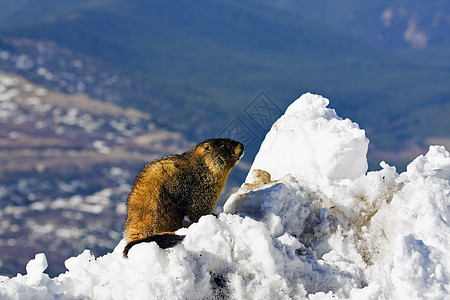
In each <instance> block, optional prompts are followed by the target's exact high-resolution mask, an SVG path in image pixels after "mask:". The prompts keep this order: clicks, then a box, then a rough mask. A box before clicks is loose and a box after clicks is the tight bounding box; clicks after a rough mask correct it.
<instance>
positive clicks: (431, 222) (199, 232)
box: [0, 94, 450, 299]
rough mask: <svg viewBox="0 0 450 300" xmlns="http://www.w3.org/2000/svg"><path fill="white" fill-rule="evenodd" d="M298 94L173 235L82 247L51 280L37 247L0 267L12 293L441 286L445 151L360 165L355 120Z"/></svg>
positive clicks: (255, 293)
mask: <svg viewBox="0 0 450 300" xmlns="http://www.w3.org/2000/svg"><path fill="white" fill-rule="evenodd" d="M327 105H328V100H327V99H325V98H323V97H321V96H318V95H312V94H305V95H303V96H302V97H300V98H299V99H298V100H296V101H295V102H294V103H293V104H292V105H291V106H290V107H289V108H288V109H287V111H286V113H285V115H284V116H282V117H281V118H280V119H279V120H278V121H277V122H276V123H275V124H274V125H273V127H272V129H271V131H270V132H269V133H268V134H267V136H266V139H265V140H264V142H263V144H262V145H261V149H260V152H259V153H258V155H257V157H256V158H255V162H254V164H253V166H252V168H251V172H250V173H249V175H248V177H247V179H246V182H245V183H244V184H243V185H242V186H241V188H240V189H239V190H238V191H237V192H236V193H235V194H233V195H232V196H231V197H230V198H229V199H228V201H227V202H226V204H225V206H224V213H222V214H220V215H219V216H218V217H217V218H216V217H214V216H204V217H202V218H201V219H200V220H199V222H197V223H194V224H192V225H191V226H189V227H188V228H183V229H180V230H179V231H178V233H179V234H184V235H186V238H185V240H184V241H183V242H182V244H180V245H178V246H175V247H174V248H172V249H168V250H162V249H160V248H159V247H158V246H157V245H156V244H155V243H149V244H139V245H136V246H135V247H133V248H132V249H131V251H130V253H129V259H123V258H122V250H123V247H124V241H122V242H121V243H119V245H117V247H116V248H115V249H114V251H113V252H112V253H110V254H107V255H105V256H103V257H99V258H95V257H93V256H92V255H91V254H90V252H89V250H85V251H84V252H83V253H81V254H80V255H79V256H77V257H72V258H69V259H68V260H67V261H66V264H65V265H66V267H67V269H68V271H67V272H66V273H64V274H61V275H59V276H58V277H56V278H49V277H48V275H46V274H45V273H43V272H44V270H45V268H46V267H47V262H46V259H45V255H44V254H38V255H36V258H35V259H34V260H32V261H30V262H29V263H28V265H27V274H26V275H20V274H18V275H17V276H16V277H14V278H7V277H3V278H1V277H0V282H1V284H0V297H1V298H12V299H27V298H30V297H32V298H34V299H51V298H58V299H61V298H69V299H79V298H92V299H140V298H141V299H149V298H170V299H194V298H196V299H198V298H209V299H223V298H231V299H270V298H274V299H289V298H294V299H305V298H309V299H332V298H333V299H336V298H339V299H348V298H352V299H378V298H381V299H401V298H408V299H411V298H434V299H436V298H446V297H449V295H450V284H449V278H450V277H449V276H450V258H449V256H448V255H446V252H447V249H449V248H450V240H449V237H450V226H449V225H448V222H449V218H450V210H449V207H450V154H449V152H448V151H446V150H445V148H444V147H440V146H432V147H430V150H429V151H428V153H427V154H426V155H425V156H422V155H421V156H419V157H418V158H416V159H415V160H414V161H413V162H412V163H411V164H410V165H409V166H408V168H407V171H406V172H404V173H402V174H398V173H397V172H396V170H395V168H394V167H391V166H389V165H387V164H386V163H384V162H382V163H381V164H380V166H381V169H380V170H379V171H375V172H368V173H366V172H367V161H366V152H367V145H368V140H367V139H366V137H365V134H364V131H363V130H361V129H359V127H358V125H357V124H355V123H353V122H351V121H350V120H348V119H346V120H343V119H341V118H339V117H338V116H337V114H336V113H335V112H334V110H332V109H329V108H327Z"/></svg>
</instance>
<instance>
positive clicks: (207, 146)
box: [195, 143, 212, 155]
mask: <svg viewBox="0 0 450 300" xmlns="http://www.w3.org/2000/svg"><path fill="white" fill-rule="evenodd" d="M211 148H212V147H211V145H210V144H209V143H204V144H201V145H200V146H198V147H197V149H195V152H196V153H197V154H199V155H204V154H206V153H208V152H210V151H211Z"/></svg>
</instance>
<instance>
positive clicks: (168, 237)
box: [123, 233, 185, 258]
mask: <svg viewBox="0 0 450 300" xmlns="http://www.w3.org/2000/svg"><path fill="white" fill-rule="evenodd" d="M184 237H185V236H184V235H176V234H175V233H160V234H154V235H151V236H149V237H146V238H144V239H140V240H135V241H131V242H129V243H128V244H127V245H126V246H125V249H123V257H125V258H128V251H130V248H131V247H133V246H134V245H136V244H140V243H150V242H155V243H156V244H158V246H159V247H160V248H162V249H166V248H171V247H173V246H175V245H176V244H178V243H180V242H181V241H182V240H183V239H184Z"/></svg>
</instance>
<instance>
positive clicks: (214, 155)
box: [194, 138, 244, 174]
mask: <svg viewBox="0 0 450 300" xmlns="http://www.w3.org/2000/svg"><path fill="white" fill-rule="evenodd" d="M194 152H195V153H196V154H197V155H200V156H202V157H203V158H204V161H205V163H206V164H207V165H208V167H209V169H210V170H211V171H212V172H214V173H218V172H224V171H225V172H227V174H228V172H229V171H230V170H231V169H232V168H233V167H234V166H235V165H236V164H237V162H238V161H239V159H240V158H241V157H242V155H243V154H244V145H243V144H242V143H239V142H237V141H233V140H230V139H222V138H221V139H209V140H206V141H204V142H201V143H200V144H198V145H197V146H195V147H194Z"/></svg>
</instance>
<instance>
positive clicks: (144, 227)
mask: <svg viewBox="0 0 450 300" xmlns="http://www.w3.org/2000/svg"><path fill="white" fill-rule="evenodd" d="M243 151H244V146H243V145H242V144H241V143H239V142H236V141H233V140H230V139H210V140H206V141H204V142H202V143H200V144H198V145H197V146H195V147H194V148H193V149H191V150H189V151H187V152H185V153H183V154H181V155H173V156H168V157H166V158H162V159H160V160H157V161H154V162H152V163H150V164H148V165H147V166H146V167H145V168H144V170H142V172H141V173H140V174H139V175H138V177H136V180H135V182H134V186H133V188H132V191H131V193H130V195H129V197H128V204H127V208H128V216H127V221H126V223H125V230H124V238H125V240H126V242H127V246H126V247H125V249H124V253H123V254H124V257H127V254H128V251H129V249H130V248H131V247H132V246H133V245H135V244H138V243H140V242H149V241H155V242H157V243H158V244H159V245H160V247H161V248H167V247H172V246H174V245H175V244H177V243H178V242H179V241H181V240H182V238H183V237H181V236H177V235H175V234H174V233H173V232H174V231H175V230H177V229H179V228H181V227H182V223H183V219H184V216H187V217H188V218H189V220H190V221H191V222H197V221H198V219H200V217H201V216H203V215H206V214H211V213H212V211H213V209H214V206H215V205H216V202H217V199H218V198H219V195H220V193H221V191H222V189H223V187H224V185H225V182H226V179H227V176H228V174H229V173H230V171H231V169H232V168H233V167H234V166H235V165H236V163H237V162H238V161H239V159H240V158H241V156H242V154H243ZM158 241H159V242H158Z"/></svg>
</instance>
